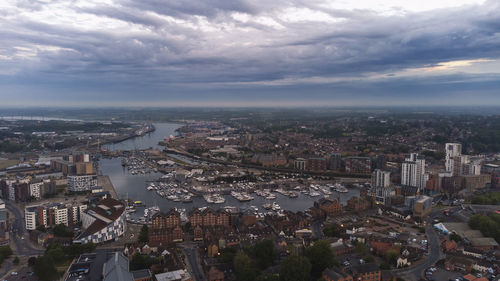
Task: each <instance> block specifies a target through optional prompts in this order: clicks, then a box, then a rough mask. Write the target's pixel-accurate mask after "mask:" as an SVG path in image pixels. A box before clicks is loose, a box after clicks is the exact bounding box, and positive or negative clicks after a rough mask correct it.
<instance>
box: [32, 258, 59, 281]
mask: <svg viewBox="0 0 500 281" xmlns="http://www.w3.org/2000/svg"><path fill="white" fill-rule="evenodd" d="M33 271H34V272H35V275H36V276H37V277H38V279H40V281H53V280H58V279H59V273H58V272H57V269H56V267H55V265H54V261H53V260H52V259H51V258H50V257H46V256H42V257H39V258H37V259H36V263H35V266H34V269H33Z"/></svg>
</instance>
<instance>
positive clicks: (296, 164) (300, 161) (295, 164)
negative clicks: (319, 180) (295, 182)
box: [293, 158, 307, 171]
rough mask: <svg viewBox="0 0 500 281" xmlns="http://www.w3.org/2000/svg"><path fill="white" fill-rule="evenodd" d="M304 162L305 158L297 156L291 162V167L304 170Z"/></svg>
mask: <svg viewBox="0 0 500 281" xmlns="http://www.w3.org/2000/svg"><path fill="white" fill-rule="evenodd" d="M306 162H307V160H306V159H304V158H297V159H295V161H294V162H293V167H294V168H295V170H299V171H304V170H305V169H306Z"/></svg>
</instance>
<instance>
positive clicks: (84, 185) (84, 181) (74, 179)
mask: <svg viewBox="0 0 500 281" xmlns="http://www.w3.org/2000/svg"><path fill="white" fill-rule="evenodd" d="M96 185H97V175H80V176H68V191H73V192H79V191H88V190H92V188H93V187H94V186H96Z"/></svg>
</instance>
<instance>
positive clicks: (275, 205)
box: [271, 202, 281, 212]
mask: <svg viewBox="0 0 500 281" xmlns="http://www.w3.org/2000/svg"><path fill="white" fill-rule="evenodd" d="M271 208H272V209H273V211H276V212H277V211H279V210H281V207H280V205H278V203H276V202H273V205H272V207H271Z"/></svg>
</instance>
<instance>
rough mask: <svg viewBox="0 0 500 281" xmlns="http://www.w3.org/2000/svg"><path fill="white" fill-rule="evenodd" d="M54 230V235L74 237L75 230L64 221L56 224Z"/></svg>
mask: <svg viewBox="0 0 500 281" xmlns="http://www.w3.org/2000/svg"><path fill="white" fill-rule="evenodd" d="M52 231H53V232H54V235H55V236H58V237H73V231H71V230H70V229H69V228H68V227H67V226H65V225H64V224H62V223H60V224H58V225H56V226H54V228H53V229H52Z"/></svg>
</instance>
